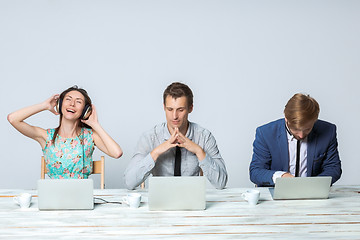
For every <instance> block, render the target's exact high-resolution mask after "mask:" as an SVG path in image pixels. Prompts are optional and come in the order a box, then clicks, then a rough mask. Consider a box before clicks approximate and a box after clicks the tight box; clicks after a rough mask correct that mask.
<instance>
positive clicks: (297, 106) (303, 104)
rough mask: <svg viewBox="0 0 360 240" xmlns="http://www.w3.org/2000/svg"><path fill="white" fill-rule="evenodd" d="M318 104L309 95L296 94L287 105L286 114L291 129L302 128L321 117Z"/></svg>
mask: <svg viewBox="0 0 360 240" xmlns="http://www.w3.org/2000/svg"><path fill="white" fill-rule="evenodd" d="M319 112H320V107H319V104H318V102H317V101H316V100H315V99H314V98H312V97H310V96H309V95H306V94H302V93H296V94H295V95H294V96H293V97H292V98H290V100H289V101H288V102H287V104H286V105H285V109H284V114H285V118H286V119H287V121H288V125H289V127H293V128H301V127H302V126H304V125H305V124H307V123H308V122H310V121H316V120H317V119H318V117H319Z"/></svg>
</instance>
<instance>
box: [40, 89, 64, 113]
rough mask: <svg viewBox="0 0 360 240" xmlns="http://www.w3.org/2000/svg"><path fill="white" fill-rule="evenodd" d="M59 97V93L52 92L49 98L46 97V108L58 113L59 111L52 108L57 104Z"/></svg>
mask: <svg viewBox="0 0 360 240" xmlns="http://www.w3.org/2000/svg"><path fill="white" fill-rule="evenodd" d="M58 99H59V94H54V95H52V96H51V97H50V98H49V99H46V100H45V102H44V104H45V106H46V109H47V110H49V111H50V112H52V113H53V114H55V115H59V114H60V113H58V112H57V111H56V110H55V109H54V108H55V107H56V105H57V102H58Z"/></svg>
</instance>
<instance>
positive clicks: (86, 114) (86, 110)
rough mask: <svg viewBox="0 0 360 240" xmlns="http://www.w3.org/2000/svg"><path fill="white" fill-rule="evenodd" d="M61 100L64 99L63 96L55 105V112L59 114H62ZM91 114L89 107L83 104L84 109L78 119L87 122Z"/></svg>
mask: <svg viewBox="0 0 360 240" xmlns="http://www.w3.org/2000/svg"><path fill="white" fill-rule="evenodd" d="M64 95H65V94H64ZM63 98H64V96H62V97H60V98H59V99H58V100H57V103H56V111H57V112H58V113H60V114H62V112H61V107H62V102H63ZM91 112H92V108H91V106H90V105H89V104H85V106H84V109H83V111H82V113H81V115H80V117H79V119H82V120H87V119H88V118H89V117H90V115H91Z"/></svg>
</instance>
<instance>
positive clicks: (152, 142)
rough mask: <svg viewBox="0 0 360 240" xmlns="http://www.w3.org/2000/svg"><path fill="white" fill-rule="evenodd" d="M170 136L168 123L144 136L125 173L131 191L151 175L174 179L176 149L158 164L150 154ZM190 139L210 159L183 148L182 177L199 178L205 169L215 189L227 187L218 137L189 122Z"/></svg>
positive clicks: (205, 173)
mask: <svg viewBox="0 0 360 240" xmlns="http://www.w3.org/2000/svg"><path fill="white" fill-rule="evenodd" d="M170 136H171V135H170V133H169V130H168V128H167V124H166V123H162V124H159V125H156V126H155V127H154V128H153V129H151V130H150V131H148V132H145V133H144V134H143V135H142V137H141V138H140V141H139V143H138V145H137V147H136V150H135V153H134V156H133V157H132V159H131V161H130V163H129V165H128V167H127V168H126V170H125V174H124V175H125V184H126V186H127V188H128V189H134V188H136V187H137V186H139V185H140V184H141V183H142V182H143V181H145V180H146V178H147V177H148V176H149V175H150V174H152V175H153V176H174V165H175V147H174V148H171V149H169V150H168V151H166V152H165V153H163V154H162V155H160V156H159V157H158V159H157V161H154V160H153V159H152V157H151V155H150V152H151V151H152V150H153V149H154V148H156V147H157V146H159V145H160V144H161V143H163V142H165V141H167V140H168V139H169V138H170ZM186 137H187V138H189V139H190V140H191V141H193V142H194V143H196V144H198V145H199V146H200V147H201V148H202V149H203V150H204V152H205V153H206V157H205V158H204V160H202V161H199V160H198V158H197V157H196V155H195V154H194V153H192V152H189V151H188V150H186V149H185V148H181V176H199V173H200V168H201V169H202V171H203V173H204V176H206V177H207V179H208V180H209V182H210V183H211V184H212V185H213V186H214V187H216V188H218V189H222V188H224V187H225V185H226V182H227V172H226V168H225V163H224V160H223V159H222V157H221V155H220V152H219V149H218V147H217V145H216V141H215V138H214V136H213V135H212V134H211V132H210V131H208V130H206V129H204V128H202V127H200V126H199V125H198V124H196V123H192V122H189V128H188V130H187V133H186Z"/></svg>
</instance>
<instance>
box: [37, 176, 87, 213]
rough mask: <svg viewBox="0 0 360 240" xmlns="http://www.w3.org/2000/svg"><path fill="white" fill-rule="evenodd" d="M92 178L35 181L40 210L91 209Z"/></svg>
mask: <svg viewBox="0 0 360 240" xmlns="http://www.w3.org/2000/svg"><path fill="white" fill-rule="evenodd" d="M93 188H94V184H93V180H92V179H40V180H38V182H37V191H38V207H39V209H40V210H71V209H72V210H78V209H93V208H94V197H93Z"/></svg>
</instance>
